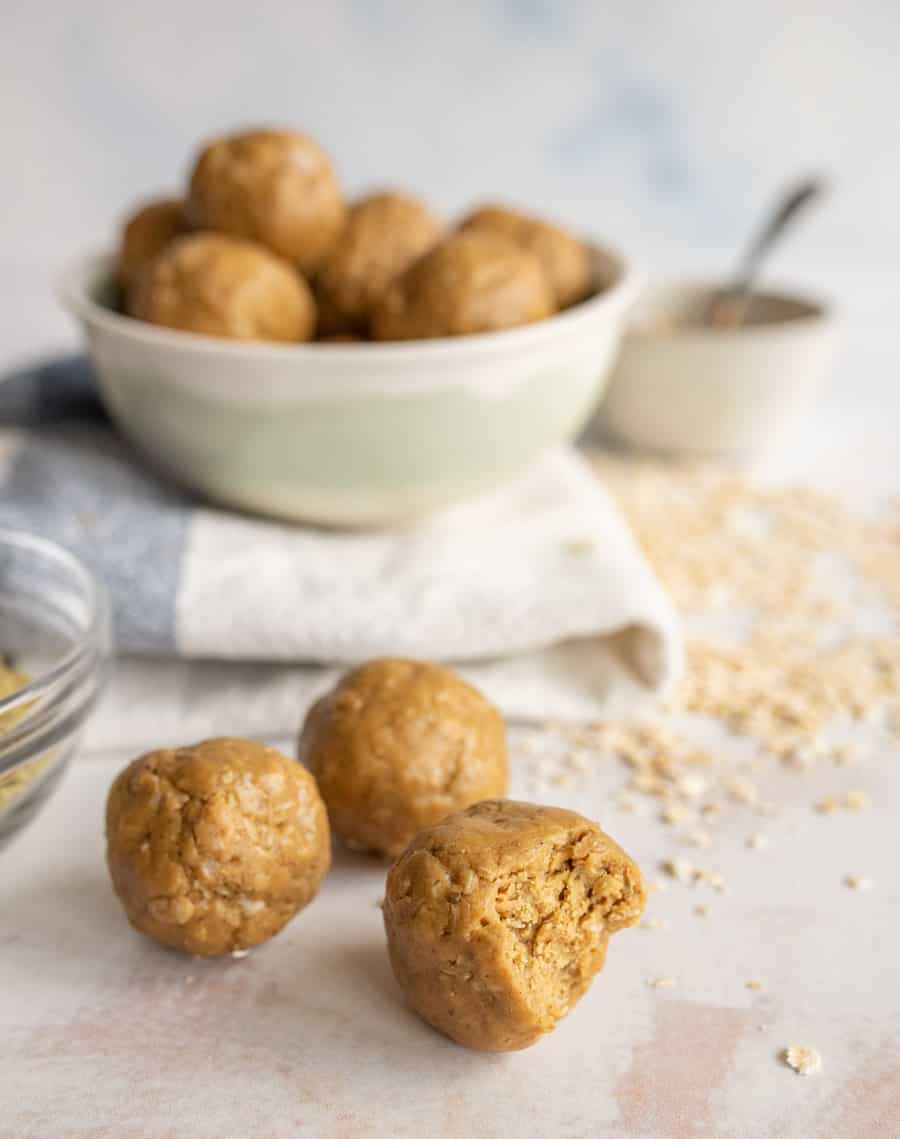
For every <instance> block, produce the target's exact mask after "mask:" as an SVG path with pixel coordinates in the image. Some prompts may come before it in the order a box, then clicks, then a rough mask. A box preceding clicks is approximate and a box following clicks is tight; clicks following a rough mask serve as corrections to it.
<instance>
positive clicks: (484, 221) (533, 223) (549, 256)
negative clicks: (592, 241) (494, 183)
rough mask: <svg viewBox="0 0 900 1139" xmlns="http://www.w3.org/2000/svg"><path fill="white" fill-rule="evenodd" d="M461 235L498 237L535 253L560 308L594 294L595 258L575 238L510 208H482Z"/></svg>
mask: <svg viewBox="0 0 900 1139" xmlns="http://www.w3.org/2000/svg"><path fill="white" fill-rule="evenodd" d="M459 228H460V232H461V233H497V234H501V235H502V236H503V237H507V238H509V240H510V241H513V242H515V244H516V245H518V246H519V248H520V249H524V250H527V251H528V252H529V253H533V254H534V256H535V257H537V259H538V261H540V263H541V267H542V269H543V270H544V273H545V275H546V277H547V280H548V281H549V283H550V287H551V289H552V290H553V295H554V297H555V298H556V304H557V307H558V308H568V306H569V305H573V304H576V303H577V302H578V301H583V300H584V298H585V297H586V296H587V295H588V294H589V293H590V291H591V277H592V273H591V255H590V253H589V251H588V248H587V246H586V245H584V243H583V242H581V241H579V240H578V238H577V237H575V236H574V234H571V233H567V232H566V230H564V229H560V228H559V226H556V225H552V224H551V223H550V222H546V221H542V220H541V219H540V218H536V217H532V215H531V214H526V213H523V212H522V211H521V210H513V209H510V208H509V207H508V206H494V205H489V206H481V207H480V208H479V209H477V210H474V211H473V212H472V213H471V214H469V216H468V217H466V218H464V219H463V221H462V222H461V223H460V227H459Z"/></svg>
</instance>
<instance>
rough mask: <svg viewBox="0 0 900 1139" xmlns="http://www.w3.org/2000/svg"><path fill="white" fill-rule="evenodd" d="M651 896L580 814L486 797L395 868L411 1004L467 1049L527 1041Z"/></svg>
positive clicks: (391, 922) (401, 964)
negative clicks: (612, 936)
mask: <svg viewBox="0 0 900 1139" xmlns="http://www.w3.org/2000/svg"><path fill="white" fill-rule="evenodd" d="M644 901H645V894H644V886H643V882H642V880H641V874H640V871H639V870H638V868H637V866H636V865H635V864H634V862H632V861H631V859H630V858H629V857H628V855H627V854H625V853H624V851H622V850H621V849H620V848H619V847H618V846H617V845H616V844H615V843H614V842H613V840H612V839H611V838H609V836H608V835H606V834H604V833H603V831H602V830H601V829H600V828H599V827H598V826H597V825H596V823H592V822H590V821H589V820H588V819H585V818H582V817H581V815H576V814H575V813H574V812H573V811H564V810H560V809H558V808H555V807H539V806H535V805H534V804H531V803H515V802H511V801H509V800H490V801H486V802H482V803H477V804H476V805H475V806H473V807H470V808H469V809H468V810H466V811H462V812H460V813H459V814H456V815H451V816H450V817H449V818H447V819H444V820H443V821H442V822H440V823H438V824H437V825H435V826H432V827H430V828H428V829H427V830H424V831H422V832H421V833H420V834H418V835H417V836H416V837H415V838H414V839H413V841H412V842H411V843H410V845H409V846H408V847H407V849H406V850H405V851H404V852H403V854H402V855H401V856H400V858H399V859H398V860H397V861H396V862H395V863H394V865H393V866H392V867H391V870H390V872H389V874H388V879H387V891H386V895H385V900H384V925H385V931H386V933H387V940H388V951H389V954H390V959H391V965H392V966H393V969H394V974H395V976H396V978H397V980H398V982H399V983H400V986H401V988H402V989H403V990H404V991H405V992H406V995H407V997H408V998H409V1000H410V1002H411V1004H412V1006H413V1008H414V1009H415V1010H416V1012H418V1014H419V1015H420V1016H421V1017H422V1018H423V1019H424V1020H426V1021H428V1023H429V1024H431V1025H432V1026H433V1027H434V1028H436V1029H438V1031H440V1032H443V1033H445V1034H446V1035H447V1036H450V1037H452V1039H454V1040H456V1041H457V1042H458V1043H460V1044H465V1045H466V1046H467V1047H469V1048H479V1049H483V1050H486V1051H491V1052H507V1051H512V1050H514V1049H518V1048H527V1047H528V1045H529V1044H533V1043H534V1042H535V1041H536V1040H537V1039H539V1037H540V1036H542V1035H543V1034H544V1033H545V1032H549V1031H550V1030H551V1029H552V1028H554V1027H555V1025H556V1023H557V1021H558V1020H559V1019H560V1017H563V1016H565V1014H566V1013H567V1012H568V1011H569V1009H571V1008H572V1006H573V1005H574V1004H575V1003H576V1002H577V1001H578V999H579V998H580V997H581V996H582V995H583V994H584V993H585V992H586V990H587V989H588V987H589V985H590V983H591V980H592V978H593V977H594V975H595V974H596V973H597V972H598V971H599V970H600V969H601V968H602V967H603V963H604V960H605V958H606V947H607V942H608V940H609V937H610V935H611V934H613V933H616V932H617V931H618V930H620V929H624V928H625V926H629V925H633V924H634V923H635V922H636V921H637V920H638V918H639V917H640V915H641V911H642V910H643V908H644Z"/></svg>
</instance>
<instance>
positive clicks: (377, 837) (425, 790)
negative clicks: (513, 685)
mask: <svg viewBox="0 0 900 1139" xmlns="http://www.w3.org/2000/svg"><path fill="white" fill-rule="evenodd" d="M300 758H301V759H302V760H303V761H304V762H305V763H306V764H307V765H308V766H309V768H310V770H311V771H312V773H313V774H314V775H315V777H316V779H317V780H318V784H319V790H320V791H321V793H322V798H323V799H324V800H325V803H326V805H327V807H328V816H329V818H330V819H331V825H332V827H333V829H334V831H335V833H336V834H339V835H340V836H341V837H342V838H343V839H344V840H345V842H347V844H348V845H350V846H352V847H354V848H356V849H363V850H371V851H375V852H377V853H380V854H387V855H391V856H393V855H395V854H399V852H400V851H401V850H403V848H404V847H405V846H406V844H407V843H408V842H409V840H410V839H411V838H412V837H413V835H415V834H416V833H417V832H418V831H420V830H421V829H422V827H427V826H429V825H430V824H431V823H435V822H437V821H438V820H439V819H442V818H443V817H444V816H445V815H448V814H450V812H451V811H458V810H460V808H462V807H467V806H468V805H469V804H470V803H476V802H478V800H479V799H484V798H487V797H489V796H495V795H502V794H504V792H505V790H506V780H507V765H506V729H505V725H504V723H503V717H502V716H501V715H500V713H499V712H498V711H497V709H496V708H494V706H493V705H492V704H489V703H488V701H487V700H485V698H484V697H483V696H482V695H481V693H480V692H478V691H477V689H475V688H473V687H472V686H471V685H470V684H467V683H466V682H465V681H464V680H462V679H461V678H460V677H458V676H457V675H456V674H455V673H453V672H451V671H450V670H449V669H446V668H442V667H441V666H440V665H437V664H427V663H423V662H420V661H413V660H394V659H386V660H373V661H369V662H368V663H367V664H364V665H361V666H360V667H359V668H355V669H353V670H352V671H351V672H348V673H347V674H346V676H344V677H343V679H342V680H341V681H340V683H339V684H338V685H337V687H336V688H334V689H333V690H332V691H331V692H330V693H329V694H328V695H327V696H324V697H323V698H322V699H321V700H319V701H318V703H316V704H314V705H313V707H312V708H311V709H310V712H309V715H308V716H307V717H306V723H305V724H304V725H303V731H302V734H301V736H300Z"/></svg>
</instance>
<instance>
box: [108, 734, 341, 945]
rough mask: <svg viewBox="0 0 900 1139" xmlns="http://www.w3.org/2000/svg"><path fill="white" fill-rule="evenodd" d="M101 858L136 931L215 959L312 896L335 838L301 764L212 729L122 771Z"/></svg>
mask: <svg viewBox="0 0 900 1139" xmlns="http://www.w3.org/2000/svg"><path fill="white" fill-rule="evenodd" d="M106 857H107V863H108V866H109V872H110V875H111V877H112V882H113V888H114V889H115V891H116V893H117V894H118V896H119V900H120V901H121V903H122V905H123V906H124V908H125V913H126V914H127V916H128V920H129V921H130V922H131V924H132V925H133V926H134V927H135V928H136V929H138V930H140V931H141V933H145V934H147V936H148V937H152V938H154V939H155V940H156V941H159V942H161V943H162V944H163V945H168V946H171V947H173V948H175V949H181V950H183V951H184V952H186V953H192V954H195V955H197V956H201V957H212V956H216V955H218V954H222V953H233V952H235V951H236V950H241V949H247V948H249V947H250V946H253V945H259V944H260V943H261V942H263V941H266V940H268V938H270V937H272V936H273V935H274V934H276V933H278V931H279V930H280V929H281V928H282V927H283V926H284V925H285V924H286V923H287V922H288V921H290V919H291V918H292V917H293V916H294V914H296V913H297V912H298V911H299V910H302V909H303V907H304V906H306V905H307V904H308V903H309V902H310V901H312V899H313V898H314V897H315V895H316V892H317V890H318V888H319V884H320V883H321V881H322V879H323V878H324V876H325V874H326V872H327V870H328V867H329V864H330V861H331V846H330V841H329V830H328V819H327V816H326V812H325V805H324V803H323V802H322V800H321V798H320V796H319V792H318V790H317V789H316V784H315V780H314V779H313V778H312V776H311V775H310V774H309V772H308V771H306V770H304V768H303V767H301V766H300V764H299V763H296V762H295V761H293V760H291V759H288V758H287V756H284V755H282V754H281V753H280V752H278V751H276V750H275V749H274V748H271V747H265V746H264V745H263V744H259V743H255V742H253V741H251V740H241V739H213V740H206V741H204V742H203V743H199V744H195V745H194V746H192V747H183V748H175V749H171V750H164V751H154V752H150V753H149V754H147V755H144V756H141V757H140V758H139V759H136V760H134V762H133V763H131V764H130V765H129V766H128V767H126V768H125V770H124V771H122V772H121V773H120V775H119V776H118V778H117V779H116V780H115V782H114V783H113V785H112V787H111V788H110V792H109V797H108V799H107V804H106Z"/></svg>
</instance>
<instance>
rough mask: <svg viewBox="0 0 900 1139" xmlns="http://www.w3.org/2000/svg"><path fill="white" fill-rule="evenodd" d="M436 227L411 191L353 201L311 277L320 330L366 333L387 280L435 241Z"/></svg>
mask: <svg viewBox="0 0 900 1139" xmlns="http://www.w3.org/2000/svg"><path fill="white" fill-rule="evenodd" d="M442 228H443V227H442V225H441V222H440V221H439V220H438V218H437V217H436V216H435V215H434V214H433V213H432V212H431V210H430V209H429V208H428V207H427V206H426V205H425V203H424V202H421V201H419V199H418V198H415V197H413V196H412V195H411V194H401V193H399V192H397V191H396V190H392V191H382V192H381V193H376V194H369V195H368V196H367V197H365V198H360V199H359V201H357V202H355V203H354V204H353V206H352V208H351V210H350V213H349V215H348V218H347V224H346V226H345V227H344V229H343V232H342V233H341V235H340V237H339V238H338V240H337V243H336V244H335V246H334V248H333V249H332V250H331V253H330V254H329V255H328V257H326V259H325V261H324V263H323V264H322V266H321V267H320V269H319V273H318V276H317V278H316V296H317V299H318V301H319V311H320V313H321V322H320V327H321V330H322V332H323V333H325V334H329V333H332V332H348V331H349V332H354V331H355V332H364V331H366V329H367V328H368V323H369V318H370V316H371V314H372V312H373V310H374V309H375V306H376V305H377V304H378V303H379V301H380V300H381V298H382V297H383V296H384V294H385V292H386V290H387V288H388V286H389V285H390V283H391V281H393V280H394V278H395V277H397V276H398V275H399V274H400V273H402V272H403V271H404V270H405V269H406V268H407V266H408V265H410V264H412V262H413V261H415V260H416V258H417V257H421V256H422V254H423V253H425V252H426V251H427V250H429V249H430V248H431V247H432V246H433V245H434V244H435V243H436V242H437V240H438V238H439V237H440V235H441V231H442Z"/></svg>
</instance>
